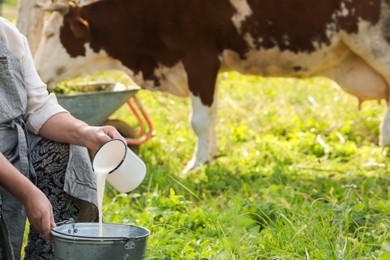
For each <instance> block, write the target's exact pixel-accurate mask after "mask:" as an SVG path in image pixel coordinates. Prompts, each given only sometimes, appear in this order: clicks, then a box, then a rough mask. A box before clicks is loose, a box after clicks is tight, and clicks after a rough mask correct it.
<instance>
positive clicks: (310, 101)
mask: <svg viewBox="0 0 390 260" xmlns="http://www.w3.org/2000/svg"><path fill="white" fill-rule="evenodd" d="M218 82H219V87H220V92H219V98H220V101H219V105H218V108H219V116H218V124H217V133H218V140H219V149H220V153H221V155H222V156H221V157H220V158H218V159H217V160H215V161H213V162H212V163H211V164H209V165H204V166H202V167H200V169H197V170H194V171H192V172H191V173H190V174H188V175H185V176H183V175H182V174H181V171H182V169H183V168H184V167H185V165H186V163H187V161H188V160H189V159H190V158H191V155H192V151H193V146H194V144H195V135H194V134H193V132H192V130H191V129H190V127H189V125H188V115H189V113H190V110H189V100H187V99H179V98H175V97H173V96H171V95H167V94H163V93H151V92H147V91H140V92H139V93H138V94H137V96H138V97H139V98H140V100H141V101H142V103H143V105H144V107H145V108H146V109H147V111H148V113H149V116H150V117H151V119H152V121H153V123H154V129H155V130H154V137H153V138H152V139H151V140H150V141H148V142H147V143H146V144H144V145H142V146H141V147H140V149H139V156H140V157H141V158H142V159H143V160H144V161H145V163H146V164H147V168H148V172H147V177H146V179H145V181H144V182H143V184H142V185H141V186H140V187H139V188H138V189H136V190H135V191H133V192H131V193H129V194H118V193H116V192H115V191H114V190H113V189H112V188H110V187H108V189H107V192H106V197H105V200H104V216H105V220H106V222H115V223H128V224H135V225H139V226H144V227H147V228H149V229H150V230H151V235H150V237H149V240H148V247H147V259H390V249H389V248H390V199H389V196H390V175H389V174H388V168H389V159H390V158H389V155H388V153H389V151H388V149H385V148H380V147H378V145H377V143H378V138H379V125H380V123H381V121H382V117H383V116H384V113H385V109H386V106H385V105H384V104H382V105H378V104H377V103H376V102H373V101H371V102H366V103H364V105H363V108H362V109H361V110H360V111H359V110H358V109H357V100H356V99H355V98H353V97H351V96H349V95H348V94H345V93H344V92H342V91H341V90H340V89H338V88H337V87H335V86H334V85H332V84H331V82H330V81H328V80H325V79H321V78H317V79H310V80H296V79H278V78H272V79H264V78H261V77H253V76H240V75H238V74H236V73H226V74H223V75H221V77H220V79H219V81H218ZM113 116H114V117H117V118H121V119H124V120H126V121H128V122H131V123H132V124H133V123H134V119H133V118H132V115H131V113H130V112H129V109H128V108H127V107H125V106H124V107H123V108H121V109H120V110H119V111H117V112H116V113H115V114H114V115H113Z"/></svg>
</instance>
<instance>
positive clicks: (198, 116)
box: [183, 94, 214, 174]
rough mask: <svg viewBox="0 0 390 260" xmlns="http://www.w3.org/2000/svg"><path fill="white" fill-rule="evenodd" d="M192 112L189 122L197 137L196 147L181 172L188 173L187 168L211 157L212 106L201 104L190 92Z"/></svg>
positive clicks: (203, 162)
mask: <svg viewBox="0 0 390 260" xmlns="http://www.w3.org/2000/svg"><path fill="white" fill-rule="evenodd" d="M191 105H192V112H191V116H190V123H191V127H192V129H193V131H194V132H195V135H196V137H197V141H196V147H195V151H194V154H193V156H192V158H191V160H190V161H189V162H188V164H187V166H186V168H185V169H184V171H183V173H184V174H185V173H188V171H189V170H191V169H193V168H195V167H197V166H199V165H200V164H205V163H207V162H208V161H209V160H210V159H211V154H210V151H209V147H210V144H211V140H210V132H213V131H214V130H213V129H212V128H213V127H212V121H213V119H212V115H213V113H212V108H211V107H210V106H207V105H204V104H202V101H201V100H200V98H199V97H197V96H194V95H192V94H191Z"/></svg>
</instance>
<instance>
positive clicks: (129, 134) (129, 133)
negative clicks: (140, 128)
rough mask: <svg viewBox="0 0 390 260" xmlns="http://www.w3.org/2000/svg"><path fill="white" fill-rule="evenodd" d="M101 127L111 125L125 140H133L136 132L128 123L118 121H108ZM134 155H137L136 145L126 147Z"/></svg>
mask: <svg viewBox="0 0 390 260" xmlns="http://www.w3.org/2000/svg"><path fill="white" fill-rule="evenodd" d="M103 125H111V126H113V127H115V128H116V129H117V130H118V132H119V133H120V134H121V135H122V136H123V137H125V138H134V136H135V133H136V131H135V130H134V128H133V127H132V126H131V125H129V124H128V123H126V122H124V121H122V120H119V119H108V120H107V121H106V122H104V124H103ZM127 146H128V147H129V148H130V149H131V150H132V151H133V152H134V153H136V154H138V145H129V144H128V145H127Z"/></svg>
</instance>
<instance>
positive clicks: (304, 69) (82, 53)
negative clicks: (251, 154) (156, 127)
mask: <svg viewBox="0 0 390 260" xmlns="http://www.w3.org/2000/svg"><path fill="white" fill-rule="evenodd" d="M56 5H57V6H56V8H55V9H56V11H55V12H52V13H51V15H50V18H49V19H48V20H47V22H46V24H45V27H44V30H43V35H42V39H41V42H40V45H39V48H38V50H37V52H36V55H35V64H36V67H37V70H38V73H39V74H40V75H41V77H42V79H43V80H44V81H45V82H47V83H48V85H49V86H50V85H51V84H53V83H55V82H57V81H60V80H66V79H69V78H71V77H74V76H79V75H81V74H82V73H91V72H94V71H96V70H103V69H120V70H123V71H124V72H126V73H127V74H128V75H129V76H130V77H131V78H132V79H133V80H134V81H135V82H136V83H137V84H138V85H139V86H140V87H141V88H143V89H149V90H153V91H154V90H157V91H165V92H169V93H171V94H173V95H176V96H179V97H188V96H189V97H190V98H191V106H192V107H191V109H192V113H191V116H190V122H191V126H192V128H193V130H194V132H195V134H196V136H197V143H196V148H195V152H194V155H193V157H192V159H191V160H190V161H189V163H188V165H187V166H186V169H185V170H184V172H187V171H188V170H189V169H192V168H194V167H196V166H198V165H199V164H203V163H206V162H208V161H209V160H211V159H212V158H213V157H214V156H216V155H217V154H218V151H217V141H216V138H215V117H216V107H217V99H216V97H217V95H216V92H217V89H216V79H217V75H218V73H220V72H222V71H237V72H239V73H242V74H252V75H261V76H265V77H266V76H283V77H297V78H308V77H314V76H323V77H327V78H330V79H331V80H333V81H334V82H335V83H337V84H338V85H339V86H340V87H341V88H342V89H344V90H345V91H346V92H348V93H350V94H352V95H354V96H356V97H357V98H358V99H359V101H360V102H362V101H365V100H383V99H384V100H388V99H389V83H390V0H316V1H313V0H149V1H139V0H100V1H99V0H98V1H94V2H91V3H89V4H83V5H61V4H59V3H57V4H56ZM58 7H60V8H58ZM46 8H47V9H52V11H53V9H54V8H50V7H49V6H46ZM243 91H244V90H243ZM254 98H255V97H254ZM380 144H381V145H384V146H388V145H390V113H389V112H387V113H386V115H385V117H384V120H383V122H382V126H381V137H380Z"/></svg>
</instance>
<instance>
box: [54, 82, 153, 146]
mask: <svg viewBox="0 0 390 260" xmlns="http://www.w3.org/2000/svg"><path fill="white" fill-rule="evenodd" d="M117 86H120V87H119V88H117ZM77 89H78V90H79V91H80V92H77V93H72V94H57V95H56V96H57V99H58V103H59V104H60V105H61V106H63V107H64V108H65V109H67V110H68V111H69V112H70V113H71V114H72V115H73V116H74V117H76V118H78V119H80V120H82V121H84V122H86V123H88V124H89V125H96V126H98V125H112V126H114V127H116V129H117V130H118V131H119V132H120V133H121V134H122V136H123V137H124V138H125V139H126V142H127V144H128V145H129V146H139V145H141V144H144V143H145V142H146V141H148V140H149V139H150V138H151V137H152V132H153V126H152V123H151V121H150V119H149V117H148V115H147V113H146V112H145V110H144V108H143V107H142V105H141V103H140V101H139V100H138V98H137V97H136V96H135V94H136V93H137V92H138V90H139V88H137V87H132V88H130V89H123V85H121V84H118V83H111V82H108V83H106V82H105V83H102V82H89V83H83V84H78V85H77ZM125 103H126V104H127V105H128V107H129V109H130V110H131V111H132V113H133V114H134V116H135V117H136V119H137V122H138V124H139V127H138V131H135V130H134V128H133V127H131V126H130V125H129V124H127V123H126V122H124V121H122V120H119V119H112V118H110V116H111V115H112V114H113V113H114V112H115V111H116V110H117V109H119V108H120V107H121V106H122V105H124V104H125ZM145 123H146V125H147V127H145ZM146 130H147V132H146Z"/></svg>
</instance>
